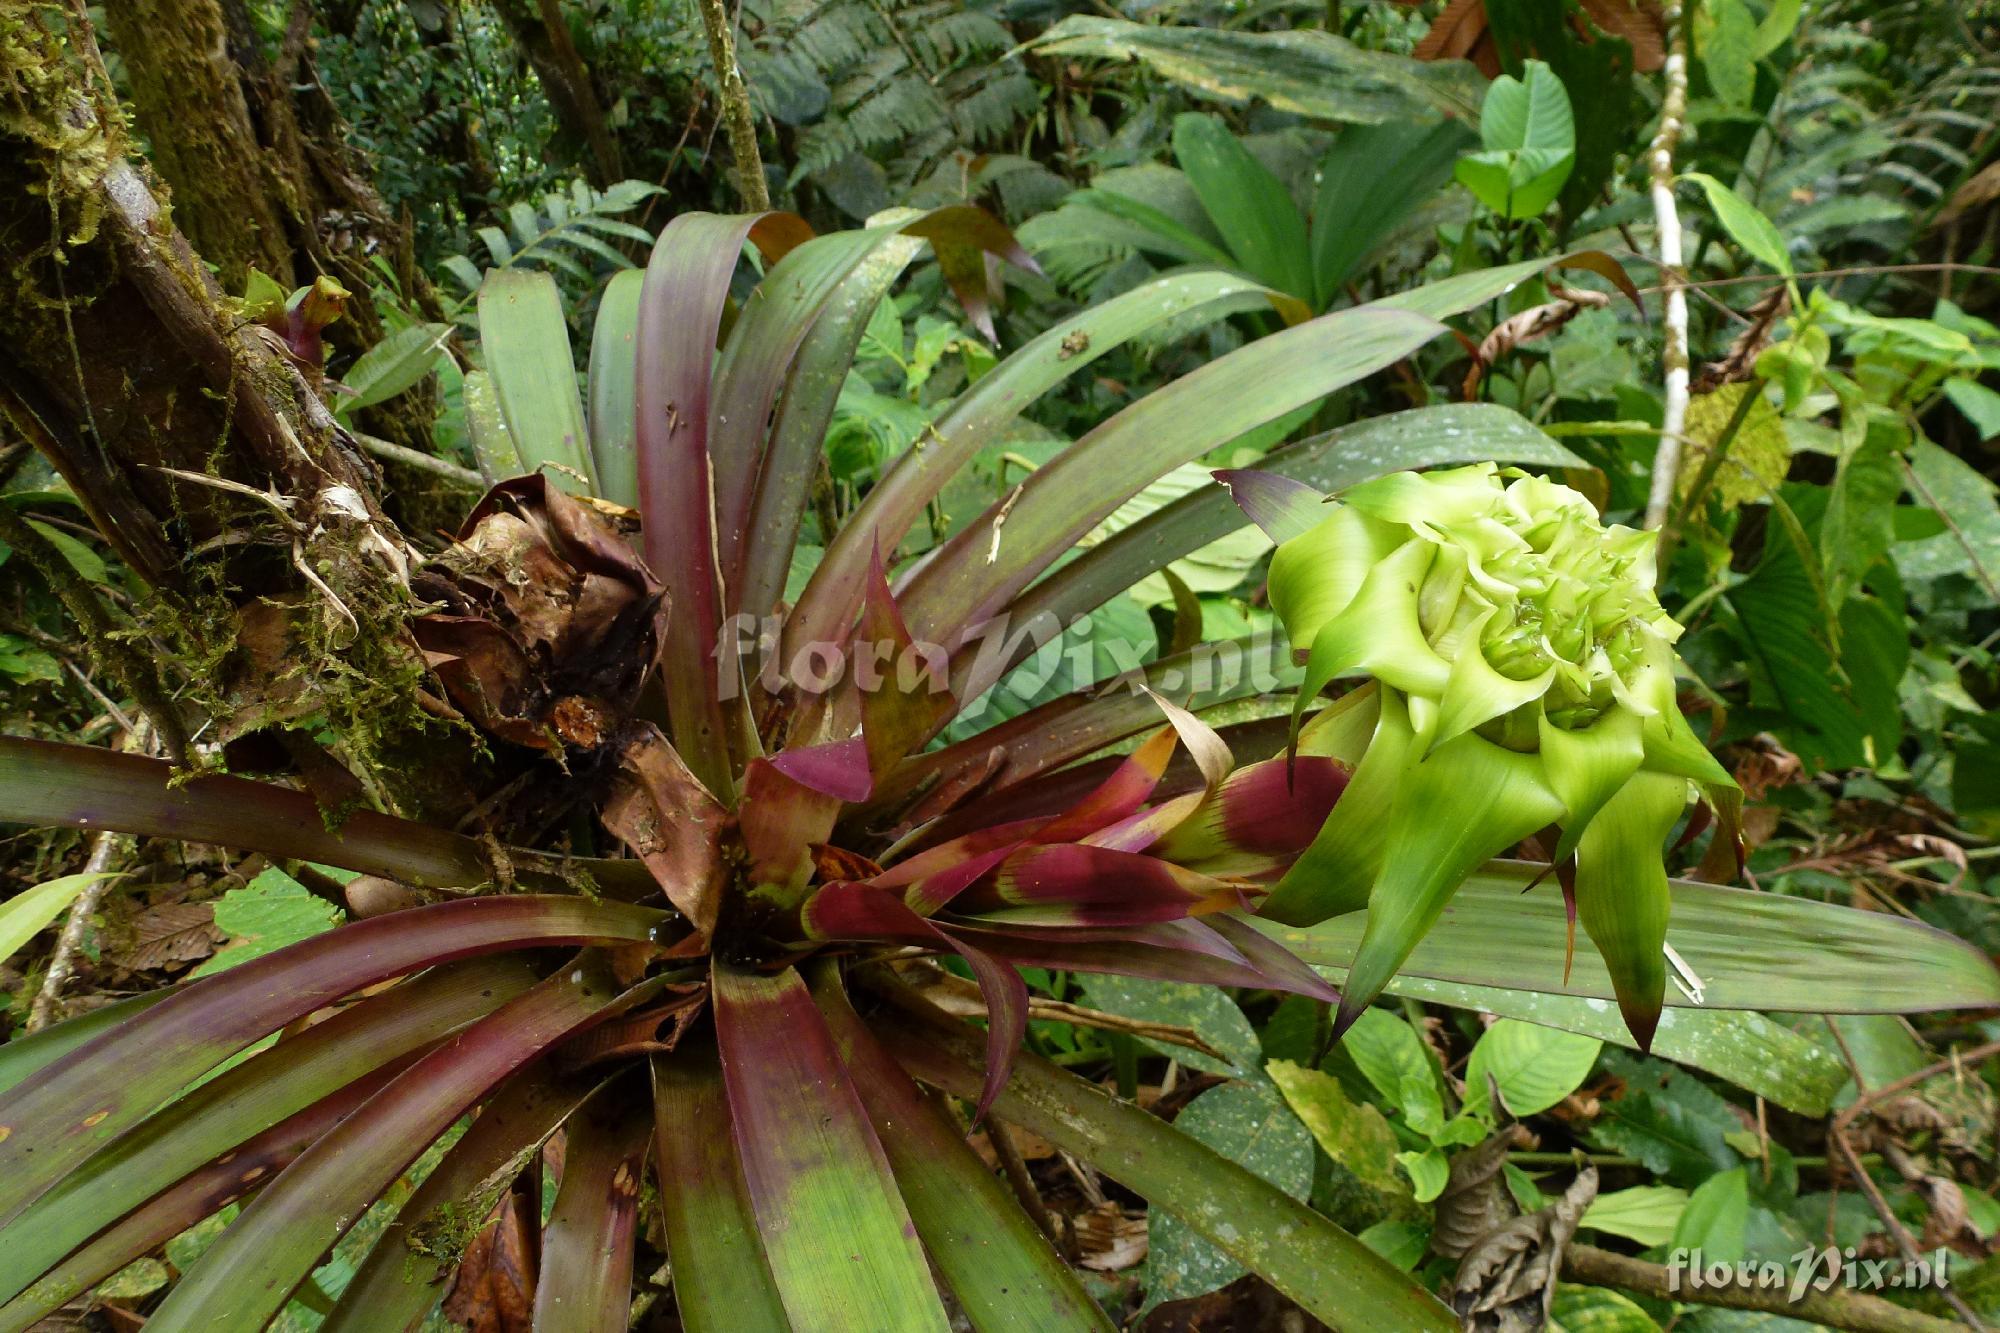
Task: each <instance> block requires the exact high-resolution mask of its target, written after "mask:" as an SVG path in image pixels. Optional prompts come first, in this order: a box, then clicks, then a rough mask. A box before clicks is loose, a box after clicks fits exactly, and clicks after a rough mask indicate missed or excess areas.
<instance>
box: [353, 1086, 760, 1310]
mask: <svg viewBox="0 0 2000 1333" xmlns="http://www.w3.org/2000/svg"><path fill="white" fill-rule="evenodd" d="M596 1086H597V1080H596V1079H595V1078H594V1077H592V1076H591V1075H590V1074H589V1073H588V1072H587V1071H586V1072H585V1073H582V1074H578V1075H571V1076H569V1077H561V1076H558V1075H557V1074H555V1073H554V1072H553V1070H552V1069H551V1068H550V1067H549V1062H548V1061H546V1060H542V1061H537V1062H536V1063H534V1064H532V1065H529V1066H528V1067H527V1068H525V1069H523V1070H522V1071H521V1072H520V1073H518V1074H515V1075H514V1076H513V1077H512V1078H510V1079H508V1080H507V1082H506V1083H505V1084H504V1085H503V1086H502V1087H501V1088H500V1090H499V1091H497V1092H495V1093H494V1094H493V1095H492V1096H491V1097H489V1098H487V1100H486V1103H485V1104H484V1105H483V1106H481V1107H480V1108H479V1114H478V1115H477V1116H476V1117H474V1119H473V1121H472V1125H471V1127H470V1128H469V1129H467V1130H466V1131H465V1133H464V1134H463V1135H462V1136H461V1137H460V1138H459V1140H458V1142H457V1143H454V1144H453V1145H452V1146H451V1150H450V1151H449V1152H447V1153H446V1154H445V1155H444V1159H443V1160H442V1161H440V1162H439V1163H438V1164H437V1167H436V1168H435V1169H434V1170H433V1171H432V1172H431V1173H430V1174H429V1175H428V1176H425V1177H424V1183H423V1184H421V1185H419V1186H418V1187H417V1190H416V1193H414V1194H412V1195H411V1196H410V1199H409V1202H408V1203H406V1204H404V1205H403V1209H402V1211H401V1212H400V1213H398V1214H397V1215H396V1220H395V1221H393V1222H391V1223H390V1224H389V1225H388V1226H387V1227H386V1228H385V1229H384V1230H383V1232H382V1235H381V1237H380V1238H379V1239H377V1240H376V1242H375V1245H374V1248H372V1249H371V1250H369V1251H368V1257H367V1258H366V1259H364V1260H362V1261H361V1266H360V1267H359V1268H357V1269H356V1270H355V1272H354V1277H353V1278H352V1279H351V1280H350V1281H349V1282H348V1284H347V1287H346V1288H345V1290H343V1291H342V1292H341V1293H340V1301H339V1303H338V1304H337V1305H335V1306H334V1308H333V1312H332V1313H331V1314H329V1315H328V1316H327V1318H326V1322H325V1323H324V1324H322V1325H320V1333H378V1330H381V1329H401V1328H408V1327H410V1325H411V1324H413V1323H415V1322H416V1321H417V1320H418V1319H420V1318H421V1317H422V1316H423V1313H424V1311H425V1310H428V1309H429V1308H430V1307H431V1306H432V1305H433V1304H434V1303H436V1301H437V1297H438V1288H437V1285H436V1284H437V1282H438V1280H439V1276H440V1271H441V1270H442V1269H443V1268H445V1267H446V1266H447V1264H448V1262H449V1260H450V1259H451V1258H452V1257H453V1256H452V1254H451V1250H452V1248H453V1242H454V1241H457V1242H463V1241H464V1240H466V1239H469V1238H470V1236H471V1233H472V1232H473V1231H474V1230H476V1229H477V1228H478V1227H479V1226H480V1225H481V1224H482V1223H483V1222H484V1221H485V1219H486V1213H487V1211H488V1210H489V1209H490V1208H491V1207H492V1204H493V1200H494V1198H497V1197H498V1195H499V1192H500V1191H502V1190H504V1189H505V1188H506V1187H507V1185H508V1184H509V1183H510V1182H511V1181H512V1180H513V1178H514V1177H515V1176H516V1175H517V1174H519V1172H520V1171H522V1170H524V1169H526V1167H527V1166H528V1164H529V1160H530V1159H531V1158H532V1156H533V1154H534V1153H535V1151H536V1150H537V1149H538V1148H539V1147H540V1146H541V1143H542V1141H543V1140H544V1139H546V1138H547V1137H548V1136H549V1135H550V1134H552V1133H554V1132H555V1129H556V1127H557V1126H558V1125H560V1124H562V1123H563V1121H564V1120H565V1119H567V1118H568V1117H569V1115H570V1113H571V1112H573V1111H574V1110H575V1109H576V1107H577V1106H578V1105H579V1104H580V1103H581V1102H582V1101H583V1099H584V1098H585V1097H586V1096H587V1095H589V1093H590V1091H591V1090H592V1089H593V1088H594V1087H596ZM441 1256H442V1257H441ZM744 1327H745V1328H754V1327H755V1325H753V1324H745V1325H744Z"/></svg>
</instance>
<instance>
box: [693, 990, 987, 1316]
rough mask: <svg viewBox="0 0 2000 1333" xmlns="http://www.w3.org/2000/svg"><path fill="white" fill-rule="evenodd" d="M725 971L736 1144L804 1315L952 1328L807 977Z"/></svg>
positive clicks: (777, 1260)
mask: <svg viewBox="0 0 2000 1333" xmlns="http://www.w3.org/2000/svg"><path fill="white" fill-rule="evenodd" d="M714 978H715V983H714V984H715V992H714V994H715V1000H714V1003H715V1026H716V1037H717V1039H718V1043H719V1045H720V1048H721V1053H722V1075H723V1083H724V1086H725V1087H726V1088H727V1089H728V1091H729V1112H730V1123H731V1128H732V1130H733V1131H734V1134H735V1139H736V1151H737V1155H738V1157H739V1158H740V1159H741V1161H742V1163H743V1181H744V1185H745V1187H746V1188H747V1190H748V1193H749V1195H750V1202H751V1207H752V1208H753V1210H754V1211H755V1213H756V1217H757V1230H758V1233H759V1234H760V1235H761V1236H762V1237H763V1238H764V1253H765V1255H766V1257H767V1258H768V1259H769V1261H770V1264H771V1277H772V1279H773V1280H774V1281H775V1282H776V1284H777V1288H778V1294H779V1296H780V1298H781V1299H782V1300H783V1301H784V1304H785V1310H786V1313H787V1314H788V1315H789V1316H790V1317H791V1321H792V1325H793V1327H795V1328H798V1329H831V1328H844V1327H851V1326H854V1325H855V1323H856V1322H857V1321H863V1322H865V1323H866V1325H867V1326H868V1327H870V1328H872V1329H879V1330H881V1331H882V1333H901V1331H902V1330H919V1329H921V1330H944V1329H947V1328H948V1327H949V1326H950V1325H949V1321H947V1320H946V1318H945V1313H944V1307H943V1306H942V1305H941V1304H939V1302H938V1295H937V1289H936V1288H935V1287H934V1286H933V1285H932V1284H931V1275H930V1267H929V1265H928V1264H926V1263H925V1261H924V1252H923V1247H922V1246H921V1245H919V1244H918V1242H917V1236H916V1227H915V1226H914V1225H913V1224H912V1223H911V1221H910V1215H909V1213H908V1211H907V1210H906V1209H905V1208H904V1206H903V1200H902V1198H901V1196H900V1195H899V1194H898V1193H897V1191H896V1181H895V1177H894V1175H893V1174H892V1173H891V1172H890V1169H889V1162H888V1159H887V1157H886V1156H884V1154H883V1151H882V1145H881V1144H880V1143H879V1142H878V1141H877V1140H876V1138H875V1131H874V1129H873V1128H871V1127H870V1125H869V1123H868V1116H867V1112H866V1111H865V1110H864V1109H863V1107H862V1104H861V1098H860V1096H859V1094H858V1093H856V1091H855V1089H854V1084H853V1082H852V1081H851V1080H850V1078H849V1076H848V1073H847V1070H846V1068H845V1067H844V1066H843V1065H842V1064H841V1063H840V1056H839V1053H838V1051H837V1050H836V1049H835V1047H834V1043H833V1038H832V1036H831V1035H830V1034H829V1033H828V1031H827V1028H826V1022H825V1020H824V1019H822V1018H821V1017H820V1013H819V1010H818V1008H817V1007H816V1006H815V1005H814V1004H813V1000H812V995H811V993H810V992H809V991H808V990H807V989H806V984H805V982H804V981H803V980H801V979H800V977H799V974H798V973H797V972H795V971H792V970H790V969H787V970H786V971H784V972H782V973H780V974H778V975H777V976H761V975H758V974H756V973H751V972H741V971H737V970H736V969H734V968H732V967H729V966H728V965H727V964H723V963H718V964H717V965H716V966H715V969H714ZM863 1312H866V1313H865V1314H864V1313H863Z"/></svg>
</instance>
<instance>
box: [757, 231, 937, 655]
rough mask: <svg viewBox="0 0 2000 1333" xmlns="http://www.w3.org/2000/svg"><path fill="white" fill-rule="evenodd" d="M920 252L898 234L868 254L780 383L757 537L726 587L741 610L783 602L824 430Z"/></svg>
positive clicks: (761, 474)
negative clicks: (874, 327) (878, 317)
mask: <svg viewBox="0 0 2000 1333" xmlns="http://www.w3.org/2000/svg"><path fill="white" fill-rule="evenodd" d="M922 250H923V242H922V241H920V240H919V239H917V238H916V237H913V236H905V235H901V234H897V235H894V236H891V237H890V238H889V239H887V240H886V241H884V242H883V243H882V244H881V245H879V246H877V247H876V248H874V249H872V250H870V251H869V252H868V253H867V254H866V255H864V256H863V257H862V259H861V262H860V263H858V264H856V265H855V266H854V269H853V271H852V272H850V273H848V274H847V276H846V277H844V278H843V279H842V280H841V283H840V286H839V287H838V288H837V289H836V290H835V292H834V294H833V296H832V297H831V298H830V299H828V300H827V301H826V302H825V303H824V308H823V309H822V311H821V312H820V316H819V318H818V319H817V320H815V321H814V323H813V326H812V332H811V333H809V334H807V335H806V340H805V342H804V343H803V344H802V345H801V346H800V348H799V352H798V356H797V357H796V358H795V360H794V361H793V364H792V370H791V374H790V375H788V376H787V377H786V379H785V391H784V396H783V397H782V398H780V399H779V401H778V415H777V419H776V420H775V421H773V422H772V424H771V440H770V443H769V444H768V445H766V446H765V449H764V454H763V460H762V464H761V465H760V467H759V468H758V472H757V486H756V492H755V494H754V495H753V496H752V497H751V501H750V519H749V528H748V531H750V532H752V533H754V534H756V536H755V538H754V540H750V541H746V542H744V543H743V545H742V549H741V552H740V554H739V557H738V567H739V569H740V571H741V572H740V574H739V576H738V577H737V578H736V579H735V580H734V581H733V582H732V584H731V593H732V595H734V596H735V597H736V599H737V601H736V606H737V609H738V610H743V611H748V612H750V613H751V614H752V615H758V616H763V615H768V614H770V612H771V611H772V609H773V608H775V607H776V606H777V604H778V599H779V598H780V597H781V596H783V595H784V591H785V578H786V575H787V574H788V573H789V572H790V570H791V563H792V552H793V550H794V548H795V547H796V546H797V544H798V536H799V519H800V516H801V515H802V514H803V513H804V512H805V509H806V504H805V500H806V495H807V492H808V491H809V490H810V489H811V487H812V483H813V481H814V479H815V477H816V476H817V475H818V471H819V466H820V457H821V453H822V451H823V449H824V448H825V444H826V428H827V423H828V422H829V421H831V420H832V419H833V411H834V407H835V405H836V404H837V403H838V402H839V401H840V390H841V387H842V386H843V385H845V384H846V383H847V372H848V371H849V370H850V369H852V368H853V365H854V353H855V349H856V348H858V347H859V346H860V345H861V337H862V335H863V334H864V333H866V332H867V330H868V320H869V318H870V316H872V315H873V314H874V313H875V309H876V307H877V306H878V305H880V304H881V301H882V298H883V297H884V296H886V295H887V294H888V291H889V288H890V286H891V285H892V284H893V283H894V282H895V281H896V279H897V278H898V277H900V276H902V273H903V270H904V269H906V268H908V267H909V266H910V263H911V261H912V260H914V259H915V258H916V257H917V255H918V254H920V253H921V252H922ZM739 588H740V592H739V591H737V590H738V589H739Z"/></svg>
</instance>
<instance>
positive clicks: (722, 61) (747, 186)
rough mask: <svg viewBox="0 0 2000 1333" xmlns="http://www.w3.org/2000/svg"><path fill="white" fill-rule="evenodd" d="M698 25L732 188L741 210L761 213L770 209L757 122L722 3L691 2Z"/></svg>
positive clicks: (727, 15) (726, 12) (727, 13)
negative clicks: (732, 168) (718, 99)
mask: <svg viewBox="0 0 2000 1333" xmlns="http://www.w3.org/2000/svg"><path fill="white" fill-rule="evenodd" d="M695 7H696V8H697V9H699V10H700V11H701V25H702V27H704V28H706V29H707V30H708V54H709V58H710V59H711V60H713V61H714V62H715V77H716V81H717V83H718V84H719V85H720V86H721V91H722V123H723V127H724V129H726V130H727V131H728V133H729V155H730V156H731V157H732V158H734V159H735V165H736V189H737V192H738V193H740V194H741V195H742V196H743V207H744V208H745V209H747V210H749V211H750V212H752V213H762V212H764V211H766V210H767V209H769V208H770V207H771V188H770V186H769V185H768V184H766V183H765V180H764V157H763V154H762V153H760V152H758V150H757V120H756V117H755V116H753V115H752V114H751V111H750V89H749V88H748V87H746V86H745V85H744V83H743V71H742V69H741V68H739V67H738V66H737V64H736V33H735V26H734V24H733V23H731V21H730V17H729V11H728V9H726V8H725V7H724V6H723V3H722V0H695Z"/></svg>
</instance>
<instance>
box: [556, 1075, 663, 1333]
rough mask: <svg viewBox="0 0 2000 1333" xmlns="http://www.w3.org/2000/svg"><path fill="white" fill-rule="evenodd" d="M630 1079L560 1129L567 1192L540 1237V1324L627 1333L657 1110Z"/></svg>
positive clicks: (572, 1332)
mask: <svg viewBox="0 0 2000 1333" xmlns="http://www.w3.org/2000/svg"><path fill="white" fill-rule="evenodd" d="M638 1094H639V1086H638V1085H637V1083H636V1081H635V1080H632V1079H617V1080H614V1081H613V1082H611V1083H608V1084H606V1085H605V1086H604V1087H603V1088H601V1089H599V1090H598V1092H597V1095H596V1096H594V1097H592V1098H591V1099H590V1101H589V1102H588V1103H586V1104H585V1106H584V1107H583V1110H582V1112H581V1113H580V1114H578V1115H575V1116H572V1117H570V1121H569V1124H568V1126H567V1128H565V1130H564V1131H563V1174H562V1188H561V1190H560V1191H558V1192H557V1194H556V1203H555V1210H554V1211H553V1212H551V1213H550V1214H549V1223H548V1226H547V1227H546V1228H544V1229H543V1232H542V1269H541V1281H540V1282H539V1283H538V1284H537V1285H536V1287H535V1327H536V1328H544V1329H561V1330H563V1333H625V1327H626V1324H627V1323H628V1322H629V1320H630V1317H631V1307H632V1244H633V1239H634V1224H635V1223H636V1222H637V1220H638V1215H639V1185H640V1181H641V1179H642V1177H643V1176H644V1173H645V1169H646V1142H647V1138H648V1136H649V1135H650V1133H651V1131H652V1128H653V1117H652V1115H651V1110H652V1108H651V1107H650V1106H648V1105H647V1102H646V1099H645V1098H644V1097H643V1096H640V1095H638Z"/></svg>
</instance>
